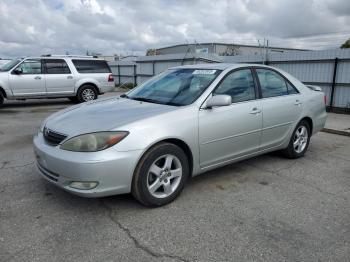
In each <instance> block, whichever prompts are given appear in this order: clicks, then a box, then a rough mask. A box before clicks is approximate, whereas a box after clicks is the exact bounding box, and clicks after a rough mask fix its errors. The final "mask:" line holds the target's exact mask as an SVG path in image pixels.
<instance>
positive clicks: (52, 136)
mask: <svg viewBox="0 0 350 262" xmlns="http://www.w3.org/2000/svg"><path fill="white" fill-rule="evenodd" d="M66 137H67V136H66V135H63V134H60V133H57V132H55V131H52V130H50V129H48V128H46V127H45V128H44V138H45V141H46V142H47V143H48V144H50V145H52V146H57V145H58V144H59V143H61V142H62V141H63V140H64V139H65V138H66Z"/></svg>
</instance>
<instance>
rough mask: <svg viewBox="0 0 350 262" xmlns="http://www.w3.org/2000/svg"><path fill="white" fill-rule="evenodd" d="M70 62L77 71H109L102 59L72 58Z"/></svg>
mask: <svg viewBox="0 0 350 262" xmlns="http://www.w3.org/2000/svg"><path fill="white" fill-rule="evenodd" d="M72 62H73V64H74V66H75V68H76V69H77V71H78V72H79V73H82V74H84V73H86V74H87V73H111V69H110V68H109V66H108V64H107V62H106V61H103V60H86V59H84V60H78V59H72Z"/></svg>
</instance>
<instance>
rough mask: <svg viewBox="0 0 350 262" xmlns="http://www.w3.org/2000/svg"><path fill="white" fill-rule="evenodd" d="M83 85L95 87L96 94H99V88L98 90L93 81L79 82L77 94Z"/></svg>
mask: <svg viewBox="0 0 350 262" xmlns="http://www.w3.org/2000/svg"><path fill="white" fill-rule="evenodd" d="M84 86H93V87H94V88H95V90H96V92H97V94H100V90H99V88H98V86H97V85H96V84H95V83H91V82H86V83H83V84H81V85H80V86H79V87H78V90H77V94H79V91H80V89H82V88H83V87H84Z"/></svg>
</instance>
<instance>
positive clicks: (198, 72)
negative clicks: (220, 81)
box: [192, 69, 216, 75]
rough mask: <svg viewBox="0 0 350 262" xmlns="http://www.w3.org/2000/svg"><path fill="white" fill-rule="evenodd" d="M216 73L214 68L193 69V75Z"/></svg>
mask: <svg viewBox="0 0 350 262" xmlns="http://www.w3.org/2000/svg"><path fill="white" fill-rule="evenodd" d="M215 73H216V70H199V69H197V70H194V71H193V73H192V74H193V75H214V74H215Z"/></svg>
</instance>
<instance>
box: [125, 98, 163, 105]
mask: <svg viewBox="0 0 350 262" xmlns="http://www.w3.org/2000/svg"><path fill="white" fill-rule="evenodd" d="M129 98H130V99H133V100H136V101H141V102H148V103H154V104H164V103H162V102H160V101H158V100H153V99H150V98H146V97H129Z"/></svg>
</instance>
